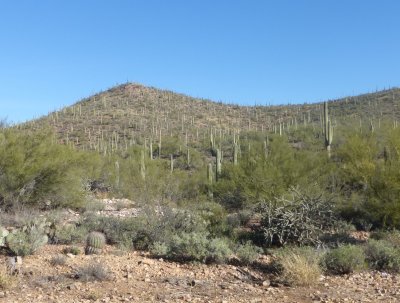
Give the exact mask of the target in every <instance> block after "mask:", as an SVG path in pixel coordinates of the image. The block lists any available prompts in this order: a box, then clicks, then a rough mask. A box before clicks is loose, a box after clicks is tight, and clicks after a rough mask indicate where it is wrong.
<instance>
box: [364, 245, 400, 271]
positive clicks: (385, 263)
mask: <svg viewBox="0 0 400 303" xmlns="http://www.w3.org/2000/svg"><path fill="white" fill-rule="evenodd" d="M364 251H365V255H366V260H367V262H368V265H369V267H371V268H373V269H376V270H385V271H394V272H398V271H399V270H400V251H399V250H398V249H397V248H395V247H394V246H393V245H392V244H391V243H390V242H388V241H386V240H373V239H370V240H369V241H368V243H367V244H366V246H365V249H364Z"/></svg>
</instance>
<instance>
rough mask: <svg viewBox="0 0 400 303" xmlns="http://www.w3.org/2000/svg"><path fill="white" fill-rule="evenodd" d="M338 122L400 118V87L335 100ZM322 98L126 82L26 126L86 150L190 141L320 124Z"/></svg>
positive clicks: (367, 122) (193, 143)
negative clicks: (248, 97)
mask: <svg viewBox="0 0 400 303" xmlns="http://www.w3.org/2000/svg"><path fill="white" fill-rule="evenodd" d="M331 101H332V102H330V113H331V116H332V117H333V121H334V124H335V125H337V124H338V121H341V123H342V124H343V123H345V121H346V120H348V119H349V118H350V119H351V121H354V119H357V120H360V119H361V120H363V121H364V122H362V123H365V125H371V123H372V124H377V125H378V124H379V123H380V119H384V118H388V119H391V120H393V121H396V120H397V119H398V118H399V117H400V108H399V104H400V89H397V88H396V89H390V90H385V91H380V92H376V93H371V94H365V95H360V96H355V97H347V98H343V99H338V100H331ZM321 108H322V107H321V103H316V104H302V105H285V106H238V105H233V104H224V103H221V102H219V103H217V102H212V101H210V100H204V99H196V98H192V97H189V96H186V95H182V94H177V93H174V92H171V91H164V90H159V89H156V88H151V87H145V86H142V85H139V84H133V83H128V84H123V85H119V86H116V87H114V88H111V89H109V90H107V91H105V92H100V93H98V94H95V95H93V96H91V97H89V98H85V99H83V100H81V101H79V102H77V103H76V104H74V105H73V106H69V107H65V108H63V109H61V110H58V111H55V112H52V113H50V114H49V115H47V116H45V117H42V118H40V119H38V120H33V121H30V122H28V123H25V124H24V125H21V126H20V127H22V128H25V127H28V128H31V127H32V128H35V129H37V128H43V127H45V126H48V125H50V126H51V127H53V128H55V129H56V131H57V133H58V140H59V142H61V143H64V144H73V145H75V146H78V147H80V148H82V149H85V150H98V151H100V152H103V153H107V152H110V151H115V150H121V149H122V150H124V149H125V150H126V149H127V148H128V147H129V146H131V145H135V144H140V145H143V144H144V141H145V140H147V141H150V140H152V142H155V143H156V142H159V141H160V136H161V141H162V137H165V136H170V137H178V139H179V140H180V141H181V142H185V144H187V145H188V146H196V145H197V143H199V142H200V141H204V140H209V139H208V138H209V137H210V133H211V132H212V133H213V134H214V135H215V136H219V137H223V136H225V135H228V134H230V135H232V134H234V133H245V132H257V131H261V132H265V133H279V132H280V129H281V131H283V132H284V131H288V130H290V129H297V128H298V127H299V126H302V125H306V126H307V125H312V124H315V125H319V124H320V119H321Z"/></svg>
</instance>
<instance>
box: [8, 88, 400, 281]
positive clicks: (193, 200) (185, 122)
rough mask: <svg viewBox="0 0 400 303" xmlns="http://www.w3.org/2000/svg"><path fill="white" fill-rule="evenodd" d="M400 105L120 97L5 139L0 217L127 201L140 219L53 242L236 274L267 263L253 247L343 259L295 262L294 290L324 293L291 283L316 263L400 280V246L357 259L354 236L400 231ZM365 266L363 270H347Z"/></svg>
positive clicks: (378, 98)
mask: <svg viewBox="0 0 400 303" xmlns="http://www.w3.org/2000/svg"><path fill="white" fill-rule="evenodd" d="M398 101H400V92H399V91H398V90H388V91H384V92H379V93H375V94H371V95H364V96H360V97H354V98H346V99H344V100H339V101H334V102H329V103H327V105H325V106H322V105H321V104H316V105H302V106H297V105H296V106H280V107H261V106H255V107H239V106H234V105H224V104H221V103H212V102H210V101H205V100H198V99H193V98H189V97H186V96H183V95H177V94H173V93H171V92H165V91H159V90H156V89H152V88H146V87H143V86H140V85H134V84H127V85H122V86H119V87H116V88H114V89H111V90H109V91H107V92H104V93H100V94H97V95H95V96H93V97H91V98H88V99H85V100H83V101H81V102H79V103H77V104H76V105H74V106H72V107H69V108H64V109H62V110H61V111H57V112H53V113H51V114H49V115H48V116H46V117H43V118H41V119H39V120H37V121H32V122H28V123H26V124H24V125H17V126H12V127H7V126H6V125H2V128H0V207H1V210H2V211H5V212H10V213H12V212H16V211H18V210H20V209H21V208H27V207H32V208H36V209H41V210H42V209H46V210H54V209H58V208H65V207H68V208H74V209H76V210H80V211H82V212H84V211H85V210H88V209H89V208H90V207H89V206H88V205H89V202H90V201H91V200H93V197H94V196H96V195H97V196H99V195H102V196H115V197H125V198H129V199H131V200H133V201H135V203H136V205H137V206H138V207H140V208H141V209H142V214H141V215H140V216H139V217H137V218H129V219H118V220H117V219H111V218H99V217H92V216H89V215H88V216H85V218H84V220H82V222H80V223H79V225H78V226H77V227H76V229H75V228H72V229H68V230H67V229H65V230H64V229H60V228H57V224H56V223H55V222H53V223H52V232H51V235H50V237H49V238H50V241H54V243H57V242H58V243H65V242H73V240H72V239H77V240H79V241H82V238H83V236H82V234H85V233H87V232H93V231H96V232H101V233H102V234H104V235H105V238H106V239H107V241H108V243H110V244H116V245H119V246H120V247H125V248H133V247H134V248H136V249H144V250H148V251H151V252H152V253H153V254H154V255H156V256H163V257H166V258H170V259H184V260H198V261H205V262H225V261H226V260H228V259H229V258H230V256H231V255H232V254H234V255H236V257H237V258H238V259H239V260H240V262H243V264H249V263H251V262H253V261H254V260H255V259H256V256H257V255H258V253H259V252H260V251H259V249H260V248H257V247H255V246H254V245H257V246H258V247H262V248H264V249H266V248H271V247H277V246H288V245H297V246H304V245H307V246H313V247H329V248H333V250H332V251H331V252H330V253H329V254H327V255H326V256H325V257H324V258H322V257H321V261H320V262H321V263H320V265H318V264H316V260H317V259H315V260H309V259H308V258H305V257H304V256H303V255H302V254H304V252H302V251H301V250H298V251H295V252H291V253H289V254H288V256H290V262H289V263H287V262H286V263H285V262H283V263H282V264H281V265H280V266H281V267H279V266H278V267H279V268H280V269H279V270H283V271H285V270H286V273H285V275H286V276H287V277H290V279H291V280H293V283H294V284H296V283H297V282H296V281H294V280H295V276H296V275H300V276H301V275H307V277H308V278H307V279H314V277H315V274H314V273H307V272H293V266H294V267H296V266H297V265H296V264H306V265H307V264H309V263H310V262H311V261H313V263H312V266H313V268H316V267H318V266H322V267H323V268H325V269H326V270H328V271H331V272H334V273H344V272H351V271H353V270H357V269H359V268H362V267H363V266H364V265H365V264H364V263H368V262H369V264H370V266H371V267H374V268H378V267H379V268H390V269H393V270H397V269H398V260H399V255H398V253H397V252H396V251H397V249H398V247H397V246H396V245H397V244H393V243H389V242H388V241H386V240H379V241H381V242H379V243H378V242H371V243H370V244H369V245H368V246H367V247H365V248H363V249H359V247H358V248H354V247H353V246H351V245H353V244H354V243H352V241H351V239H350V238H349V235H348V232H349V231H350V228H349V226H350V225H354V226H355V228H357V229H359V230H367V231H369V230H391V229H399V228H400V200H399V199H400V155H399V150H400V128H399V127H397V120H396V119H397V115H398V114H399V113H398V111H397V103H398ZM326 106H328V108H327V107H326ZM28 225H29V224H28ZM21 226H23V224H22V225H21ZM29 226H32V225H29ZM22 230H23V231H22V232H20V233H21V235H20V236H21V237H29V233H26V232H25V231H24V229H22ZM25 230H26V229H25ZM43 233H44V232H41V233H40V234H41V235H42V234H43ZM13 237H16V236H15V235H14V236H13ZM10 239H12V237H10ZM384 241H386V242H384ZM10 243H11V242H10ZM388 243H389V244H388ZM341 244H346V245H347V246H344V247H343V248H340V247H341ZM338 246H339V248H338ZM24 249H25V248H24ZM335 249H337V250H335ZM28 251H29V250H28ZM356 254H358V255H363V256H364V254H365V255H366V257H365V262H364V261H363V260H364V259H363V260H362V262H361V263H360V264H349V262H348V260H351V259H352V258H353V257H352V256H353V255H356ZM384 258H388V259H389V260H390V261H385V260H386V259H384ZM383 259H384V260H383ZM288 260H289V259H287V260H286V261H288ZM340 262H343V264H342V263H340ZM385 262H386V263H385ZM388 262H389V263H390V264H389V263H388ZM293 264H295V265H293ZM310 264H311V263H310ZM321 264H322V265H321ZM338 264H341V265H340V266H339V265H338ZM307 266H308V265H307ZM310 266H311V265H310ZM318 268H319V267H318ZM289 270H290V272H288V271H289ZM318 270H319V269H318ZM288 279H289V278H288Z"/></svg>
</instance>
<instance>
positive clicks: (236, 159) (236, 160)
mask: <svg viewBox="0 0 400 303" xmlns="http://www.w3.org/2000/svg"><path fill="white" fill-rule="evenodd" d="M237 164H238V145H237V143H234V144H233V165H237Z"/></svg>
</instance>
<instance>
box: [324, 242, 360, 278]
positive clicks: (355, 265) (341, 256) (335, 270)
mask: <svg viewBox="0 0 400 303" xmlns="http://www.w3.org/2000/svg"><path fill="white" fill-rule="evenodd" d="M321 265H322V266H323V267H324V268H325V269H326V271H327V272H329V273H332V274H337V275H342V274H349V273H352V272H355V271H358V270H361V269H363V268H365V254H364V251H363V249H362V247H360V246H357V245H344V246H341V247H338V248H334V249H332V250H330V251H328V252H327V253H326V254H325V256H324V257H323V259H322V261H321Z"/></svg>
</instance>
